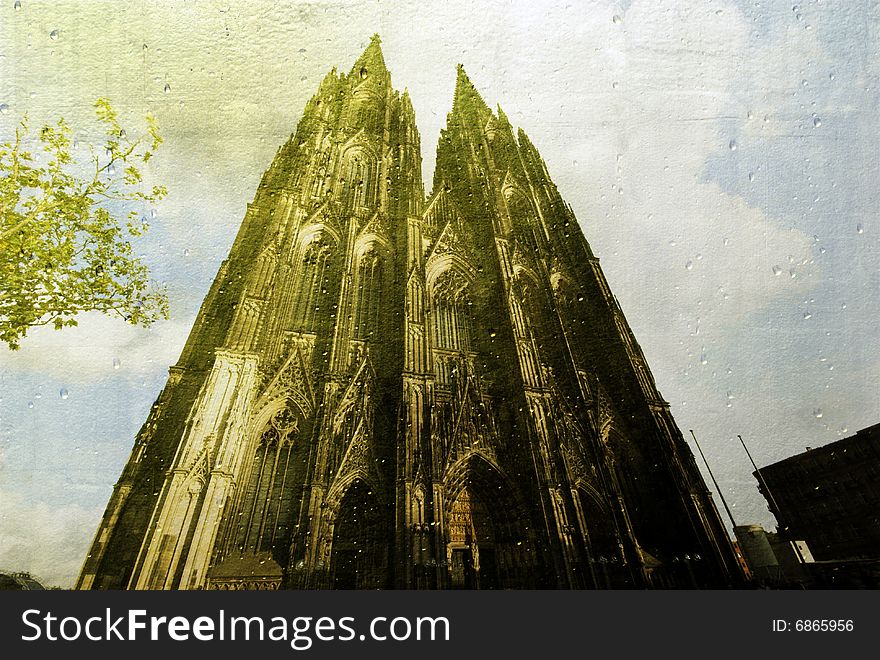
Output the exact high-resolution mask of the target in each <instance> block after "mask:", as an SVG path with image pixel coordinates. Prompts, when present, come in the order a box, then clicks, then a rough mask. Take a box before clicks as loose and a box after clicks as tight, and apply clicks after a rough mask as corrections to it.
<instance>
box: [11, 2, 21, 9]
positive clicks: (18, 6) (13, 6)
mask: <svg viewBox="0 0 880 660" xmlns="http://www.w3.org/2000/svg"><path fill="white" fill-rule="evenodd" d="M12 8H13V9H14V10H15V11H21V0H15V4H14V5H12Z"/></svg>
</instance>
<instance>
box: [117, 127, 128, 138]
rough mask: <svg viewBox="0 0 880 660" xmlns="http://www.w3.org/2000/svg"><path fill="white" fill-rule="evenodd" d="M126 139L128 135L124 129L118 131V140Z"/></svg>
mask: <svg viewBox="0 0 880 660" xmlns="http://www.w3.org/2000/svg"><path fill="white" fill-rule="evenodd" d="M127 137H128V133H126V132H125V129H124V128H123V129H122V130H120V131H119V139H121V140H125V139H126V138H127Z"/></svg>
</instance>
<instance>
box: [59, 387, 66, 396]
mask: <svg viewBox="0 0 880 660" xmlns="http://www.w3.org/2000/svg"><path fill="white" fill-rule="evenodd" d="M59 394H60V395H61V398H62V399H66V398H67V396H68V394H67V390H66V389H65V388H63V387H62V388H61V391H60V392H59Z"/></svg>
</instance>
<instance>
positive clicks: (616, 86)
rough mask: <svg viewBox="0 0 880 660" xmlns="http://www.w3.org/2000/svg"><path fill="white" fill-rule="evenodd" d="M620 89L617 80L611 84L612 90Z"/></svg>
mask: <svg viewBox="0 0 880 660" xmlns="http://www.w3.org/2000/svg"><path fill="white" fill-rule="evenodd" d="M618 87H620V84H619V83H618V82H617V81H616V80H615V81H614V82H613V83H611V89H617V88H618Z"/></svg>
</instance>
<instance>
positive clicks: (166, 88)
mask: <svg viewBox="0 0 880 660" xmlns="http://www.w3.org/2000/svg"><path fill="white" fill-rule="evenodd" d="M164 91H165V93H166V94H168V93H169V92H170V91H171V85H169V84H168V83H165V90H164Z"/></svg>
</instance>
